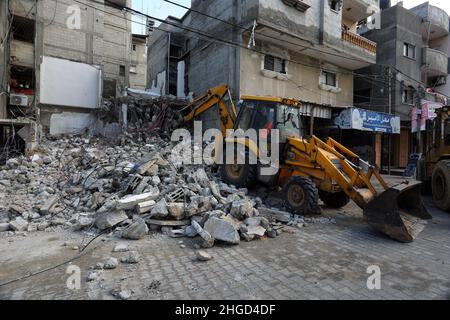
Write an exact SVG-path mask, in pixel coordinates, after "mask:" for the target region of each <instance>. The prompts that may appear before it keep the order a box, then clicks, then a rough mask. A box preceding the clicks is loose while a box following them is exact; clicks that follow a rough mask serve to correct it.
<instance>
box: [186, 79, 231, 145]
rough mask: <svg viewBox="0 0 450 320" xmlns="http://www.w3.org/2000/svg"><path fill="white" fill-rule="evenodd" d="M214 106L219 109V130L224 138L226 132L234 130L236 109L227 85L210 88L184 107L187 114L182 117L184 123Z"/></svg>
mask: <svg viewBox="0 0 450 320" xmlns="http://www.w3.org/2000/svg"><path fill="white" fill-rule="evenodd" d="M226 96H228V98H229V101H230V104H229V107H228V105H227V103H226V102H225V98H226ZM216 105H217V106H218V107H219V116H220V129H221V131H222V134H223V136H224V137H225V136H226V131H227V130H228V129H233V128H234V123H235V122H236V117H237V112H236V107H235V105H234V103H233V99H232V97H231V93H230V88H229V87H228V86H227V85H220V86H218V87H215V88H212V89H210V90H208V92H207V93H206V94H204V95H203V96H201V97H199V98H198V99H196V100H194V101H193V102H191V103H190V104H189V105H188V106H187V107H186V110H187V111H188V114H186V115H185V116H184V121H185V122H191V121H192V120H194V119H195V118H196V117H198V116H199V115H201V114H203V113H205V112H206V111H208V110H209V109H211V108H212V107H214V106H216Z"/></svg>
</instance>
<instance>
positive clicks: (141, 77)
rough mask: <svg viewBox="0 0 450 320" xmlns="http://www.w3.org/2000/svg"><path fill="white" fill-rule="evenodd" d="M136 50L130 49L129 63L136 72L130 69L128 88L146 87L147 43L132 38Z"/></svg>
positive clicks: (143, 88) (142, 88)
mask: <svg viewBox="0 0 450 320" xmlns="http://www.w3.org/2000/svg"><path fill="white" fill-rule="evenodd" d="M132 43H133V45H136V51H131V65H130V67H135V68H136V73H132V72H131V71H130V88H134V89H141V90H145V89H146V88H147V44H146V41H145V40H141V39H135V40H132Z"/></svg>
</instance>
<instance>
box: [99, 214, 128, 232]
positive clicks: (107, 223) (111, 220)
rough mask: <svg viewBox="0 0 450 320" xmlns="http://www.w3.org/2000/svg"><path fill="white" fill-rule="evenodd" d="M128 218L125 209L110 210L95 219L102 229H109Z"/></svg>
mask: <svg viewBox="0 0 450 320" xmlns="http://www.w3.org/2000/svg"><path fill="white" fill-rule="evenodd" d="M127 219H128V216H127V214H126V213H125V211H123V210H119V211H114V212H108V213H103V214H101V215H100V216H99V217H98V218H97V220H95V225H96V226H97V228H99V229H100V230H105V229H109V228H112V227H115V226H116V225H118V224H119V223H121V222H123V221H125V220H127Z"/></svg>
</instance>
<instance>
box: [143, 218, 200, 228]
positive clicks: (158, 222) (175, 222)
mask: <svg viewBox="0 0 450 320" xmlns="http://www.w3.org/2000/svg"><path fill="white" fill-rule="evenodd" d="M145 222H146V223H148V224H153V225H157V226H166V227H184V226H187V225H189V224H190V223H191V221H190V220H157V219H145Z"/></svg>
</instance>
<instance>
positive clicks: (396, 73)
mask: <svg viewBox="0 0 450 320" xmlns="http://www.w3.org/2000/svg"><path fill="white" fill-rule="evenodd" d="M382 9H383V10H382V11H381V14H380V18H381V20H380V28H379V29H374V30H369V31H367V32H364V33H363V36H365V37H367V38H369V39H371V40H372V41H374V42H376V43H377V44H378V52H377V64H376V65H373V66H370V67H367V68H364V69H361V70H358V71H357V72H358V74H360V75H362V76H358V77H355V105H357V106H358V107H362V108H366V109H370V110H373V111H376V112H385V113H391V114H394V115H396V116H398V117H400V120H401V132H400V135H394V136H392V137H389V136H388V135H384V136H381V134H379V135H378V136H377V140H376V144H377V146H376V148H379V149H380V150H382V154H383V158H382V159H379V162H377V164H379V165H381V166H383V167H387V166H388V164H390V165H391V166H392V167H393V168H397V169H399V171H402V169H403V168H405V167H406V166H407V165H408V161H409V156H410V154H411V153H414V152H420V151H419V150H423V149H422V147H421V146H420V144H421V140H423V139H425V132H424V133H422V134H420V135H418V134H417V133H416V132H415V131H417V129H415V128H416V127H417V125H418V123H417V121H418V120H419V121H420V115H414V113H416V110H420V109H421V108H422V106H423V105H424V104H425V105H428V104H433V105H435V104H436V103H437V104H441V106H442V105H446V103H447V98H446V96H448V92H450V91H449V87H448V81H447V79H448V75H449V73H450V72H449V63H448V61H449V53H450V52H449V51H448V47H449V46H448V43H449V42H448V41H449V16H448V14H447V13H446V12H445V11H444V10H443V9H441V8H439V7H436V6H432V5H430V3H429V2H425V3H423V4H421V5H419V6H417V7H414V8H411V9H407V8H405V7H403V4H402V3H398V4H396V5H395V6H392V7H390V6H387V7H384V8H382ZM369 75H370V77H368V76H369ZM374 75H375V77H374ZM389 98H390V99H391V100H389ZM426 113H428V112H426ZM424 114H425V113H424ZM422 130H424V131H425V128H423V129H422ZM389 139H391V141H389Z"/></svg>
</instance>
